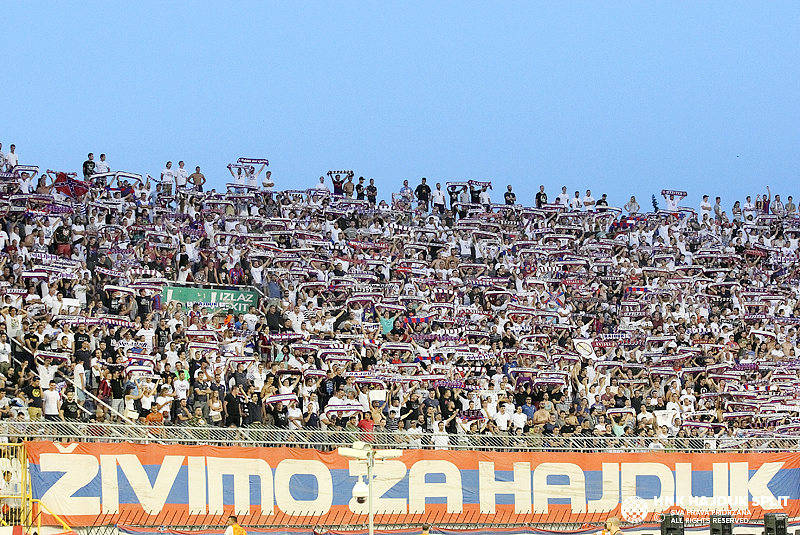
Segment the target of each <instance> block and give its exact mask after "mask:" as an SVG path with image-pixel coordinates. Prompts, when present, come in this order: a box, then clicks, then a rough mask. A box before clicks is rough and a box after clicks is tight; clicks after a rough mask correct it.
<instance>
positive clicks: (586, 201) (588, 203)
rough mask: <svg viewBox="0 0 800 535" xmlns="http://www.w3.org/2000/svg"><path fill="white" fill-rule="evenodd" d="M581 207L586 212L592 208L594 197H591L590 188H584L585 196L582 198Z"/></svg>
mask: <svg viewBox="0 0 800 535" xmlns="http://www.w3.org/2000/svg"><path fill="white" fill-rule="evenodd" d="M583 208H584V209H585V210H586V211H587V212H591V211H593V210H594V197H592V190H589V189H587V190H586V196H585V197H584V198H583Z"/></svg>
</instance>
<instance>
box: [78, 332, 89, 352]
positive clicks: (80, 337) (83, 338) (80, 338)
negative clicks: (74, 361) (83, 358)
mask: <svg viewBox="0 0 800 535" xmlns="http://www.w3.org/2000/svg"><path fill="white" fill-rule="evenodd" d="M74 339H75V347H76V348H77V349H78V350H79V351H80V349H81V348H82V347H83V343H84V342H91V337H90V336H89V334H88V333H75V336H74Z"/></svg>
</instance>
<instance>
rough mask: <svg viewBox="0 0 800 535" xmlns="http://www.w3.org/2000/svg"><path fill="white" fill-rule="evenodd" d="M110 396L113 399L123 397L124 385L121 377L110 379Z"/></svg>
mask: <svg viewBox="0 0 800 535" xmlns="http://www.w3.org/2000/svg"><path fill="white" fill-rule="evenodd" d="M111 396H112V397H113V398H114V399H122V398H123V397H125V385H124V384H123V382H122V379H111Z"/></svg>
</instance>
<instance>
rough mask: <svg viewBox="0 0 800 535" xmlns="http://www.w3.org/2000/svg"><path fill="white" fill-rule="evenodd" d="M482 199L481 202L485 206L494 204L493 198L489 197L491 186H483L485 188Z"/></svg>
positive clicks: (482, 190)
mask: <svg viewBox="0 0 800 535" xmlns="http://www.w3.org/2000/svg"><path fill="white" fill-rule="evenodd" d="M480 200H481V204H482V205H484V206H488V205H490V204H492V199H491V198H489V188H487V187H486V186H483V188H482V189H481V194H480Z"/></svg>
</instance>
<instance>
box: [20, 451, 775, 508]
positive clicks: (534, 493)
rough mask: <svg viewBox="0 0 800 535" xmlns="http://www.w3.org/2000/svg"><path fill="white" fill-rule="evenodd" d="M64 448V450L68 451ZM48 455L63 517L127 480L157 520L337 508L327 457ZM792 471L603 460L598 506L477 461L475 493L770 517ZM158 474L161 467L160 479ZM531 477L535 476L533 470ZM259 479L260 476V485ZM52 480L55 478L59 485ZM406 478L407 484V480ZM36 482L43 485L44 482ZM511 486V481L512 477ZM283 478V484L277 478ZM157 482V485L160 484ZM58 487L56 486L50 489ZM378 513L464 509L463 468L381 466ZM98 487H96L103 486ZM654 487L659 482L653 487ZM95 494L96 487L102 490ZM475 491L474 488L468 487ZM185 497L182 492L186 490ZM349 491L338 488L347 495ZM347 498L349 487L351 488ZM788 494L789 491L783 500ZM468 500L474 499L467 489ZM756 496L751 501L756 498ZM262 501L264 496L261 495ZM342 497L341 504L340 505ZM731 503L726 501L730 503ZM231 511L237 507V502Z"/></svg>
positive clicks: (572, 489) (490, 502)
mask: <svg viewBox="0 0 800 535" xmlns="http://www.w3.org/2000/svg"><path fill="white" fill-rule="evenodd" d="M59 451H61V450H59ZM71 451H72V450H67V449H64V450H63V452H62V453H42V454H41V455H40V456H39V461H38V462H39V467H38V473H41V474H43V475H44V474H46V473H48V472H49V473H51V474H52V473H54V474H55V475H57V479H55V481H54V482H53V483H52V484H50V486H49V488H44V489H42V488H38V489H36V488H35V489H34V490H35V491H36V492H37V493H38V494H40V495H42V500H43V501H44V502H45V503H47V504H48V507H50V508H51V509H52V511H53V512H54V513H56V514H58V515H75V516H81V515H83V516H96V515H99V514H117V513H119V512H120V499H121V497H120V485H119V478H120V474H122V477H123V478H125V479H126V480H127V482H128V484H129V486H130V489H131V490H132V491H133V493H134V495H135V500H134V502H138V503H140V504H141V507H142V508H143V510H144V511H146V512H147V513H149V514H151V515H156V514H159V513H160V512H161V511H162V510H163V509H164V506H165V503H166V501H167V500H168V497H169V495H170V493H171V492H172V491H176V493H177V494H178V495H184V496H188V513H189V514H190V515H206V514H214V515H219V514H223V513H224V512H227V511H224V508H225V507H224V506H225V503H224V498H223V494H224V490H225V489H224V488H223V487H225V483H224V482H223V480H224V479H227V478H226V477H225V476H231V477H232V479H233V482H232V484H233V489H229V491H230V490H232V491H233V501H234V504H233V505H234V510H235V514H242V515H247V514H250V508H251V505H253V504H251V499H250V496H251V487H255V486H258V490H257V491H256V489H255V488H254V489H252V490H254V491H255V492H253V493H252V494H253V496H256V495H257V494H256V492H260V499H258V501H260V503H261V506H260V509H261V513H260V514H261V515H273V514H275V512H276V511H275V505H276V504H277V507H278V509H279V510H280V511H281V512H283V513H284V514H290V515H304V516H307V515H325V514H328V513H330V512H331V510H332V504H333V493H334V487H333V475H332V472H331V471H330V469H329V468H328V466H327V465H326V464H325V463H323V462H322V461H319V460H299V459H283V460H281V461H280V462H279V463H278V464H277V466H276V468H275V473H274V477H273V471H272V468H271V467H270V465H269V464H268V463H267V462H266V461H265V460H263V459H248V458H237V457H203V456H189V457H184V456H182V455H166V456H164V457H163V462H161V463H160V464H159V465H155V466H152V467H151V466H142V464H141V459H140V458H139V457H138V456H137V455H135V454H119V455H116V454H115V455H99V456H95V455H86V454H76V453H71ZM184 459H186V463H185V464H186V465H187V472H188V477H187V479H186V483H183V484H186V485H188V489H176V488H175V484H176V482H177V481H179V479H178V475H179V472H180V470H181V467H182V465H183V464H184ZM783 466H784V463H783V462H772V463H764V464H762V465H761V466H760V467H759V469H758V470H756V471H755V472H754V473H753V474H752V476H751V475H750V468H749V463H747V462H734V463H712V470H711V475H712V484H711V489H710V491H711V492H712V496H710V497H709V496H695V495H694V493H693V492H692V490H693V489H692V464H691V463H675V469H674V471H673V470H672V469H671V468H670V467H669V466H667V465H666V464H662V463H621V464H617V463H603V465H602V493H601V496H600V498H599V499H598V500H591V501H588V502H587V500H586V492H587V489H586V481H585V475H584V472H583V470H582V469H581V467H580V466H578V465H577V464H572V463H542V464H539V465H538V466H535V467H533V468H532V467H531V463H529V462H515V463H513V476H512V475H511V474H508V473H505V474H503V476H501V480H498V475H497V472H496V470H495V463H494V462H479V463H478V488H477V489H475V491H476V492H475V494H477V496H478V498H479V503H480V511H481V514H493V513H495V512H496V510H497V495H498V494H503V495H513V497H514V512H515V514H530V513H531V512H534V513H547V512H548V499H550V498H552V499H560V500H569V502H570V509H571V511H572V512H573V513H585V512H587V511H588V512H589V513H596V512H607V511H611V510H613V509H614V508H615V507H617V505H618V504H620V503H621V502H622V501H624V500H625V499H626V498H628V497H631V496H637V487H641V483H642V482H641V478H643V477H656V478H658V480H659V484H660V491H659V492H658V493H657V495H656V496H655V497H653V499H650V500H647V504H648V507H649V508H650V511H652V512H660V511H663V510H665V509H667V508H668V507H671V506H680V507H682V508H683V509H685V510H686V511H687V512H689V511H703V512H707V511H709V510H714V509H718V508H719V507H720V504H723V505H725V506H727V507H728V508H730V509H734V510H747V509H748V507H752V506H760V507H763V508H764V509H766V510H776V509H781V508H782V507H785V504H786V500H787V499H788V498H787V497H786V496H783V495H781V496H777V497H776V496H775V495H773V493H772V491H770V489H769V488H768V486H769V484H770V482H771V481H772V480H773V478H774V477H775V476H776V475H777V474H778V473H779V471H780V470H781V468H782V467H783ZM150 470H157V473H155V474H154V475H153V477H151V476H149V475H148V472H149V471H150ZM531 470H533V471H532V472H531ZM98 471H99V472H100V474H99V479H100V489H99V492H98V491H95V492H97V493H98V494H99V496H75V494H76V493H77V492H79V491H80V490H81V489H84V488H85V487H87V486H88V485H91V483H92V482H93V481H96V479H97V478H98ZM361 471H363V468H362V467H360V466H359V465H358V463H357V462H356V461H351V462H350V464H349V474H350V475H351V476H357V475H358V474H359V472H361ZM295 475H304V476H307V477H314V478H315V479H316V482H317V489H318V491H317V495H316V496H315V497H314V498H313V499H296V498H295V497H294V496H292V492H291V489H292V487H293V486H295V488H296V486H297V482H296V481H293V476H295ZM251 476H258V478H259V479H258V481H256V480H255V479H254V478H252V479H251ZM50 477H51V476H46V480H47V481H52V479H50ZM406 478H407V479H406ZM36 479H37V478H36V476H34V483H36ZM503 479H505V480H503ZM273 480H274V481H273ZM404 480H407V482H408V495H407V496H401V497H394V498H385V497H384V495H385V494H387V493H388V492H389V491H390V490H391V489H393V488H395V487H396V486H397V484H398V483H401V482H402V481H404ZM151 481H152V483H151ZM48 484H49V483H48ZM371 484H372V485H375V487H374V501H375V504H374V507H375V511H376V512H379V513H385V514H391V513H396V514H399V513H405V512H406V511H407V512H409V513H411V514H420V513H424V512H425V508H426V501H431V500H430V499H438V500H440V501H441V500H445V501H446V503H447V512H449V513H460V512H462V511H463V508H464V504H463V500H464V494H465V489H464V488H463V486H462V473H461V471H460V470H459V469H458V467H457V466H456V465H455V464H454V463H452V462H450V461H445V460H418V461H416V462H414V463H410V462H408V464H407V463H405V462H403V461H401V460H389V461H383V462H379V463H377V464H376V466H375V472H374V479H373V481H372V482H371ZM95 485H96V483H95ZM648 487H652V485H648ZM94 488H96V487H94ZM467 490H471V489H467ZM181 491H182V492H181ZM340 491H341V489H338V488H337V489H336V492H340ZM344 491H345V492H347V489H344ZM782 494H785V493H782ZM467 495H468V496H470V495H471V494H470V493H469V492H467ZM749 496H752V501H749V500H748V499H749ZM253 500H254V501H255V500H257V498H253ZM341 501H343V500H340V502H341ZM723 502H724V503H723ZM348 505H349V508H350V510H351V511H353V513H355V514H367V505H366V504H359V503H357V501H356V500H355V499H350V500H349V503H348ZM228 508H230V504H228Z"/></svg>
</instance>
